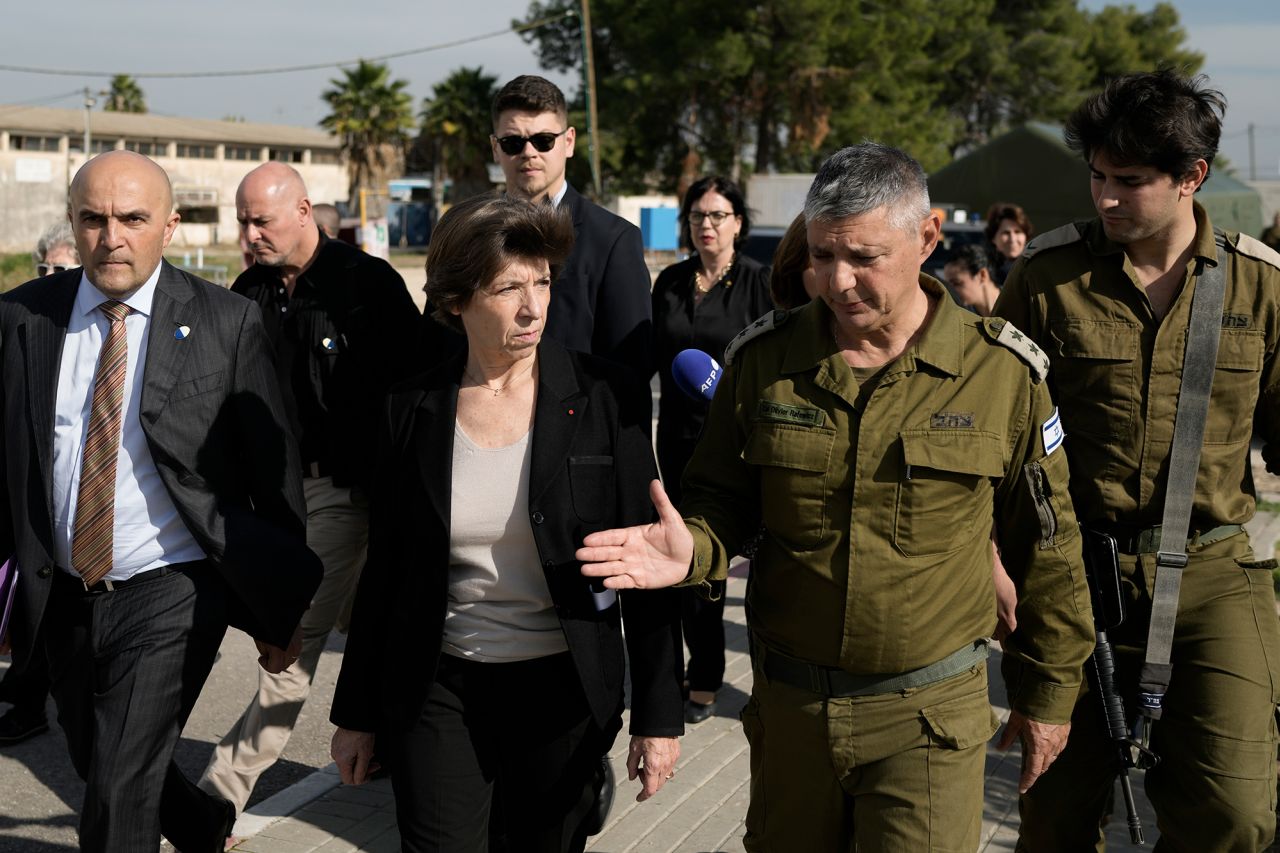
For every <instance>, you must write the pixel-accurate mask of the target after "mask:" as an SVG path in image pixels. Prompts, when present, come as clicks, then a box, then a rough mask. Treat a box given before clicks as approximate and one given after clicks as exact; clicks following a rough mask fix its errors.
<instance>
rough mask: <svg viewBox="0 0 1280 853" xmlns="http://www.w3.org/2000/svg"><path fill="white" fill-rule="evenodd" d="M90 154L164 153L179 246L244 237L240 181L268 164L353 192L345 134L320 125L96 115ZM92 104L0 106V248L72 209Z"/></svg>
mask: <svg viewBox="0 0 1280 853" xmlns="http://www.w3.org/2000/svg"><path fill="white" fill-rule="evenodd" d="M87 116H88V120H89V129H88V130H89V132H88V140H89V142H88V147H89V154H90V156H91V155H93V154H99V153H101V152H103V151H110V150H113V149H128V150H130V151H137V152H139V153H141V154H145V155H147V156H148V157H151V158H152V159H154V160H155V161H156V162H157V163H159V164H160V165H161V166H163V167H164V169H165V171H167V172H168V173H169V178H170V180H172V181H173V190H174V201H175V203H176V204H177V207H178V211H179V213H181V214H182V224H181V225H179V226H178V232H177V234H175V235H174V239H173V243H172V244H171V249H182V248H184V247H202V246H212V245H217V244H222V245H235V244H236V243H237V241H238V239H239V236H238V230H237V225H236V213H235V196H236V187H237V186H238V185H239V183H240V180H241V178H243V177H244V176H245V174H246V173H248V171H249V170H250V169H252V168H254V167H255V166H257V165H259V164H260V163H264V162H266V161H268V160H280V161H283V162H286V163H289V164H290V165H292V166H293V167H294V168H296V169H297V170H298V171H299V172H300V173H301V174H302V178H303V180H305V181H306V183H307V188H308V190H309V191H310V195H311V199H312V201H314V202H317V203H319V202H334V201H342V200H345V199H346V197H347V170H346V165H345V163H344V161H343V159H342V157H341V152H340V143H339V141H338V139H337V138H335V137H333V136H331V135H329V134H328V133H327V132H325V131H323V130H319V129H311V128H305V127H288V126H284V125H273V124H254V123H250V122H236V121H212V120H209V119H189V118H175V117H171V116H158V115H150V114H134V113H114V112H103V111H101V110H98V111H92V112H89V113H87ZM85 118H86V112H85V111H84V110H68V109H55V108H52V107H33V106H21V105H12V106H11V105H4V104H0V251H6V252H20V251H30V250H31V248H32V247H33V246H34V245H35V242H36V240H37V239H38V238H39V236H40V234H41V233H42V232H43V231H44V229H45V228H46V227H48V225H49V224H50V223H52V222H54V221H55V220H57V219H61V218H63V217H65V216H66V207H67V186H68V184H69V183H70V181H71V178H72V176H74V175H75V173H76V170H77V169H79V168H80V166H81V165H83V164H84V162H85V159H86V155H85Z"/></svg>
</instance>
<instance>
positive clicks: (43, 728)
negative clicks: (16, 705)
mask: <svg viewBox="0 0 1280 853" xmlns="http://www.w3.org/2000/svg"><path fill="white" fill-rule="evenodd" d="M47 731H49V721H48V720H47V719H45V716H44V714H40V716H38V717H24V716H22V715H21V714H18V713H17V712H16V711H14V710H10V711H9V712H8V713H6V714H5V715H4V716H3V717H0V746H12V745H13V744H15V743H22V742H23V741H24V740H26V739H27V738H33V737H35V736H36V735H38V734H42V733H44V732H47Z"/></svg>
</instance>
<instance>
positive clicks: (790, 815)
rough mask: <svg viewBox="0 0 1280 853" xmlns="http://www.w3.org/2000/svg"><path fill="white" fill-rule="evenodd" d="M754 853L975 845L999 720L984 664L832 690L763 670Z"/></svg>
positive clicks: (752, 739) (751, 733)
mask: <svg viewBox="0 0 1280 853" xmlns="http://www.w3.org/2000/svg"><path fill="white" fill-rule="evenodd" d="M754 675H755V683H754V686H753V687H752V691H751V699H750V700H749V701H748V703H747V706H746V707H745V708H744V709H743V711H742V727H743V730H744V731H745V733H746V735H747V740H748V741H749V743H750V745H751V803H750V806H749V807H748V809H747V833H746V837H745V838H744V839H743V844H744V846H745V847H746V849H747V851H749V853H764V851H770V853H795V851H797V850H814V851H818V850H821V851H824V853H838V852H839V851H850V853H852V851H854V850H855V849H856V850H861V851H872V850H874V851H877V853H921V851H926V850H927V851H931V853H952V852H953V851H954V853H973V851H974V850H976V849H977V847H978V841H979V837H980V836H981V831H982V781H983V770H984V766H985V755H986V742H987V740H988V739H989V738H990V737H991V735H992V734H993V733H994V732H995V730H996V725H997V720H996V717H995V714H994V713H993V712H992V710H991V705H990V703H989V701H988V699H987V668H986V664H985V663H983V664H980V665H978V666H976V667H974V668H973V669H970V670H969V671H967V672H965V673H962V674H960V675H957V676H955V677H953V678H949V679H947V680H945V681H941V682H938V683H936V684H930V685H926V686H925V687H920V688H914V689H911V690H906V691H902V692H899V693H890V694H885V695H881V696H863V697H856V698H849V699H841V698H826V697H823V696H820V695H818V694H816V693H810V692H808V691H804V690H800V689H797V688H794V687H790V686H788V685H785V684H778V683H776V682H775V683H770V682H769V681H768V680H767V678H766V677H765V675H764V673H762V672H761V671H760V668H759V667H756V669H755V673H754Z"/></svg>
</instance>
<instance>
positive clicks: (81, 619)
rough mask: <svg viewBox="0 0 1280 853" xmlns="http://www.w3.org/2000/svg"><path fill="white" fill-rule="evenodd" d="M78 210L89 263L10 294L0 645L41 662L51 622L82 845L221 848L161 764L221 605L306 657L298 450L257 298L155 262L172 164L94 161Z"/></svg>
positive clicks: (167, 228) (307, 571) (204, 664)
mask: <svg viewBox="0 0 1280 853" xmlns="http://www.w3.org/2000/svg"><path fill="white" fill-rule="evenodd" d="M68 208H69V214H70V218H71V223H72V227H73V229H74V231H75V237H76V245H77V247H78V249H79V251H80V257H81V259H82V262H83V264H84V266H83V268H82V269H75V270H68V271H66V272H63V273H59V274H57V275H53V276H47V277H45V278H43V279H38V280H36V281H32V282H29V283H27V284H25V285H23V286H21V287H19V288H17V289H16V290H14V291H12V292H10V293H7V294H5V295H4V296H3V297H0V379H2V382H3V388H4V394H3V396H2V399H0V430H2V433H0V435H2V438H3V442H2V443H3V451H2V452H0V476H2V477H3V480H4V483H5V486H6V488H5V489H4V490H2V491H0V554H4V555H8V554H10V553H12V554H13V555H14V556H15V558H16V561H17V563H18V566H19V572H20V576H19V581H20V582H19V586H18V603H17V607H16V613H15V618H14V620H13V623H12V625H11V627H10V632H11V635H12V636H11V637H9V638H0V643H4V644H7V643H8V642H9V641H10V640H11V641H12V644H13V647H14V653H15V661H16V665H17V666H19V667H26V666H42V665H44V664H45V661H40V660H33V659H32V658H33V650H34V649H36V648H38V646H36V645H35V644H34V638H35V636H36V634H37V632H40V633H42V634H43V637H44V640H45V644H46V646H47V665H48V667H49V671H50V675H51V676H52V679H53V694H54V698H55V699H56V701H57V704H58V717H59V722H60V724H61V725H62V728H63V730H64V731H65V733H66V736H67V743H68V747H69V750H70V753H71V758H72V762H73V763H74V764H75V767H76V770H77V771H78V772H79V773H80V775H81V776H82V777H83V778H84V780H85V782H86V791H85V801H84V807H83V809H82V813H81V818H80V845H81V849H83V850H94V851H129V853H133V851H140V850H148V849H150V850H155V849H156V848H157V846H158V843H159V838H160V835H161V833H162V832H163V834H164V835H165V836H166V837H167V838H169V840H170V841H172V842H173V843H174V846H175V847H177V848H178V849H181V850H183V851H184V853H192V851H210V853H212V851H215V850H216V851H221V850H222V847H223V842H224V841H225V839H226V837H227V835H228V833H229V832H230V829H231V825H232V823H233V822H234V817H235V810H234V808H232V807H231V804H230V803H228V802H226V801H225V800H222V799H221V798H216V797H212V796H210V795H208V794H205V793H204V792H202V791H200V790H199V789H198V788H196V787H195V785H193V784H192V783H191V782H190V781H188V780H187V779H186V778H185V777H184V776H183V775H182V774H181V773H180V772H179V771H178V770H177V768H176V766H174V765H173V763H172V760H171V759H172V754H173V749H174V746H175V744H176V743H177V740H178V736H179V734H180V732H181V729H182V726H183V724H184V723H185V721H186V718H187V715H188V714H189V713H190V711H191V708H192V706H193V705H194V704H195V700H196V697H197V696H198V695H199V692H200V688H201V687H202V685H203V684H204V680H205V677H206V676H207V675H208V672H209V669H210V667H211V666H212V663H213V659H214V656H215V654H216V652H217V649H218V645H219V643H220V642H221V640H222V636H223V633H224V632H225V630H226V626H227V624H228V621H229V620H230V621H232V622H233V623H234V624H237V625H239V626H242V627H245V628H246V629H248V630H249V631H250V632H251V633H252V634H253V635H254V636H255V638H256V639H257V640H258V641H259V649H260V651H261V652H262V658H261V659H260V660H261V662H262V664H263V665H264V666H265V667H269V668H275V669H281V668H283V667H285V666H287V665H288V664H289V663H291V662H292V658H293V657H295V656H296V651H294V650H291V647H292V646H293V643H292V641H293V638H294V635H295V631H296V626H297V624H298V620H299V618H300V616H301V614H302V612H303V610H304V609H305V608H306V606H307V602H308V601H309V600H310V596H311V594H312V592H313V591H314V587H315V583H317V582H318V580H319V566H318V563H316V561H315V558H314V556H312V555H310V553H309V552H307V550H306V548H305V546H304V545H303V544H302V530H303V527H302V515H303V510H302V489H301V472H300V469H299V463H298V456H297V452H296V449H295V448H294V447H293V445H292V440H291V438H290V437H289V434H288V430H287V429H286V428H285V421H284V415H283V411H282V407H281V403H280V399H279V390H278V388H277V386H276V383H275V377H274V371H273V368H272V360H271V354H270V350H269V349H268V346H267V343H266V337H265V335H264V334H263V331H262V321H261V316H260V313H259V311H258V309H257V307H256V306H255V305H253V304H252V303H250V302H248V301H247V300H244V299H242V298H240V297H238V296H236V295H234V294H231V293H229V292H227V291H225V290H223V289H221V288H218V287H215V286H213V285H211V284H209V283H208V282H204V281H202V280H200V279H198V278H195V277H193V276H190V275H188V274H186V273H184V272H181V271H179V270H177V269H175V268H174V267H172V266H170V265H169V264H168V263H166V262H165V261H164V260H163V258H162V252H163V250H164V248H165V246H167V245H168V243H169V240H170V239H171V238H172V236H173V232H174V230H175V229H176V227H177V224H178V215H177V214H176V213H175V212H173V196H172V190H171V188H170V185H169V181H168V178H167V176H166V175H165V173H164V171H163V170H162V169H161V168H160V167H159V166H157V165H156V164H155V163H154V162H152V161H151V160H148V159H147V158H145V157H142V156H141V155H138V154H134V153H131V152H126V151H116V152H109V153H107V154H103V155H100V156H98V157H95V158H94V159H92V160H90V161H89V162H88V163H86V164H85V165H84V166H83V167H81V169H80V171H79V172H78V173H77V174H76V176H75V179H74V180H73V182H72V185H71V190H70V198H69V203H68ZM294 648H296V647H294Z"/></svg>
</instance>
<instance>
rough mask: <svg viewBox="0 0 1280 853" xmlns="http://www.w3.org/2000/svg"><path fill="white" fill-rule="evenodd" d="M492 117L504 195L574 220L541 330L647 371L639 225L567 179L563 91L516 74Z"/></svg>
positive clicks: (569, 152)
mask: <svg viewBox="0 0 1280 853" xmlns="http://www.w3.org/2000/svg"><path fill="white" fill-rule="evenodd" d="M492 116H493V136H492V137H491V140H490V142H491V145H492V148H493V159H494V162H496V163H497V164H498V165H499V166H501V167H502V172H503V174H504V175H505V177H506V184H507V193H508V194H509V195H513V196H517V197H520V198H524V199H528V200H529V201H532V202H534V203H536V204H541V203H550V204H554V205H557V206H559V205H564V206H565V207H566V208H567V209H568V210H569V212H570V214H571V215H572V217H573V230H574V247H573V253H572V254H571V255H569V259H568V261H566V262H565V265H564V270H563V271H562V272H561V273H560V277H559V278H558V279H557V280H556V282H555V284H554V285H553V286H552V288H551V306H550V308H549V310H548V316H547V327H546V334H547V335H549V336H550V337H552V338H554V339H556V340H558V341H559V342H560V343H562V344H564V345H565V346H566V347H568V348H569V349H574V350H579V351H581V352H589V353H594V354H595V355H599V356H603V357H605V358H609V359H612V360H614V361H618V362H621V363H624V364H628V365H631V366H632V367H634V368H635V369H637V370H638V371H640V372H642V373H644V374H645V375H648V365H649V338H650V335H651V329H650V326H651V316H652V309H651V306H650V299H649V291H650V286H651V281H650V278H649V270H648V267H646V266H645V262H644V247H643V245H642V243H641V240H640V230H639V229H638V228H636V227H635V226H634V225H631V224H630V223H628V222H627V221H625V220H623V219H621V218H620V217H617V216H615V215H613V214H612V213H610V212H608V211H607V210H605V209H604V208H602V207H599V206H598V205H595V204H592V203H591V202H590V201H588V200H586V199H585V198H583V197H582V196H581V195H579V194H578V192H577V191H576V190H575V189H574V188H573V187H572V186H571V185H570V184H569V182H568V181H566V180H565V174H564V173H565V161H566V160H568V159H569V158H570V157H572V156H573V147H574V142H575V137H576V133H575V131H574V129H573V128H572V127H571V126H570V125H569V115H568V109H567V107H566V105H565V99H564V93H563V92H561V91H560V89H559V88H558V87H556V86H555V84H553V83H551V82H550V81H548V80H545V79H543V78H542V77H534V76H530V75H525V76H521V77H516V78H515V79H514V80H512V81H510V82H509V83H507V84H506V85H505V86H503V87H502V89H501V90H500V91H499V92H498V94H497V96H496V97H495V98H494V100H493V108H492Z"/></svg>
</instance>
